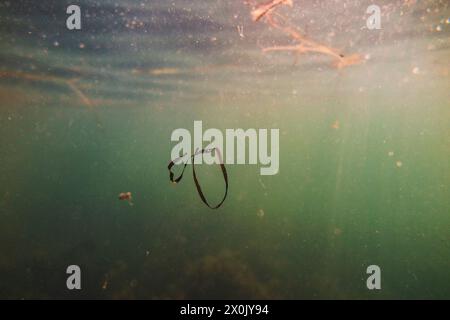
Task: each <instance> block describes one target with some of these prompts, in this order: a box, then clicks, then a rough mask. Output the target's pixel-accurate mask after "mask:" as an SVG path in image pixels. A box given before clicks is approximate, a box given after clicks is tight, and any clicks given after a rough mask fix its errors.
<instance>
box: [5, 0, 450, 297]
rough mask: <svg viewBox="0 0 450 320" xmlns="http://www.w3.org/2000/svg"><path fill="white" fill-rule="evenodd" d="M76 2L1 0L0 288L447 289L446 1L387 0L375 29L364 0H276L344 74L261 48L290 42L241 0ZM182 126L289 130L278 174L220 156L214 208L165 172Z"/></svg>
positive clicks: (232, 293) (210, 180) (119, 292)
mask: <svg viewBox="0 0 450 320" xmlns="http://www.w3.org/2000/svg"><path fill="white" fill-rule="evenodd" d="M79 2H80V6H81V9H82V12H83V20H82V21H83V28H82V30H81V31H68V30H67V29H66V28H65V19H66V17H67V15H66V14H65V8H66V7H67V5H68V3H69V2H68V3H65V2H64V1H50V0H49V1H40V2H39V3H37V2H32V1H24V0H23V1H2V2H1V3H0V17H1V19H0V38H1V44H0V48H1V50H0V70H1V77H0V137H1V138H0V142H1V149H0V163H1V166H0V220H1V223H0V297H1V298H80V297H83V298H124V299H132V298H152V299H166V298H208V299H209V298H252V299H253V298H277V299H282V298H287V299H304V298H320V299H328V298H337V299H345V298H348V299H379V298H389V299H393V298H400V299H406V298H409V299H419V298H426V299H429V298H438V299H444V298H447V299H448V298H450V285H449V284H450V273H449V270H450V185H449V183H450V162H449V158H450V126H449V124H450V95H449V92H450V90H449V89H450V79H449V70H450V59H449V53H450V25H449V24H448V23H447V22H446V19H448V17H450V8H449V7H448V2H447V1H420V4H414V3H413V1H411V5H410V6H407V5H403V1H381V2H380V5H383V6H382V12H383V16H382V28H383V29H382V30H374V31H370V30H367V28H364V26H365V19H366V18H367V15H365V10H366V8H367V6H368V5H369V4H370V2H368V1H340V2H336V3H334V2H328V1H327V2H326V1H312V2H308V3H306V1H294V4H295V6H294V8H293V9H289V8H283V9H282V10H284V11H283V12H285V13H286V15H288V16H289V18H290V19H291V20H292V22H293V23H295V24H296V25H298V26H299V27H300V28H302V29H304V30H307V31H306V33H307V34H308V36H309V37H311V38H314V39H316V40H317V41H321V42H323V43H326V44H330V45H332V46H333V47H336V48H340V49H342V50H343V51H345V52H348V53H355V52H357V53H360V54H361V55H363V56H364V57H365V58H366V59H365V60H366V61H365V63H364V64H361V65H356V66H350V67H348V68H344V69H340V70H337V69H334V68H332V67H330V60H329V59H328V58H327V57H326V56H323V55H322V56H320V55H314V54H307V55H302V56H300V59H299V61H298V63H297V64H296V65H293V61H294V57H293V56H292V55H290V54H286V53H270V54H269V53H267V54H264V53H262V52H261V50H260V48H261V47H263V46H267V45H276V44H280V45H282V44H286V42H288V40H287V39H286V38H285V37H283V36H282V35H280V34H279V33H278V34H277V33H276V32H275V31H274V30H269V29H268V28H267V26H266V25H264V24H263V23H253V22H252V21H251V19H250V16H249V8H248V7H247V6H245V5H244V4H243V3H242V2H241V1H238V0H236V1H207V3H206V2H204V1H181V0H177V1H171V2H170V3H168V2H166V1H136V2H135V1H121V2H119V1H90V0H85V1H79ZM344 4H345V6H344ZM133 21H134V22H133ZM237 26H239V28H243V29H242V30H243V34H244V37H241V36H240V35H239V32H238V30H237ZM439 30H440V31H439ZM194 120H202V121H203V126H204V128H205V129H206V128H218V129H221V130H225V129H227V128H244V129H247V128H268V129H270V128H278V129H280V172H279V174H278V175H275V176H260V175H259V166H256V165H228V166H227V170H228V175H229V181H230V189H229V195H228V198H227V200H226V201H225V203H224V205H223V207H221V208H220V209H218V210H215V211H213V210H210V209H208V208H207V207H206V206H205V205H204V204H203V203H202V202H201V200H200V198H199V197H198V194H197V191H196V189H195V186H194V182H193V180H192V176H191V169H190V167H188V171H187V173H186V176H185V177H184V179H183V181H182V182H181V183H180V184H178V185H177V186H174V185H172V184H171V183H170V182H169V179H168V171H167V164H168V162H169V160H170V152H171V149H172V147H173V145H174V143H172V142H171V141H170V136H171V133H172V131H173V130H175V129H177V128H186V129H189V130H191V131H193V124H194ZM198 174H199V176H200V179H201V183H202V187H203V188H204V190H205V192H206V193H207V195H208V198H209V199H211V201H212V202H214V201H216V200H218V199H220V197H221V196H222V193H223V181H222V178H221V175H220V170H219V169H218V168H217V167H215V166H206V165H202V166H198ZM128 191H130V192H132V193H133V197H134V199H133V201H134V206H130V205H128V204H127V203H126V202H121V201H119V200H118V199H117V195H118V194H119V193H120V192H128ZM71 264H76V265H79V266H80V267H81V270H82V290H81V291H78V292H74V291H69V290H67V288H66V278H67V276H68V275H67V274H66V268H67V266H68V265H71ZM373 264H374V265H378V266H380V268H381V272H382V289H381V290H378V291H377V290H375V291H370V290H368V289H367V287H366V279H367V277H368V275H367V274H366V268H367V267H368V266H369V265H373Z"/></svg>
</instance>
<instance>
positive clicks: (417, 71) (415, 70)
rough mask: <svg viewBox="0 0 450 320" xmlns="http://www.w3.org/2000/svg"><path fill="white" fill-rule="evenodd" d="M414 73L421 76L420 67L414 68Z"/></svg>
mask: <svg viewBox="0 0 450 320" xmlns="http://www.w3.org/2000/svg"><path fill="white" fill-rule="evenodd" d="M412 73H413V74H419V73H420V69H419V67H414V68H413V69H412Z"/></svg>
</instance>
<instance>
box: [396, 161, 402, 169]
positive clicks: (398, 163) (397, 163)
mask: <svg viewBox="0 0 450 320" xmlns="http://www.w3.org/2000/svg"><path fill="white" fill-rule="evenodd" d="M395 164H396V165H397V168H401V167H402V166H403V162H401V161H397V162H396V163H395Z"/></svg>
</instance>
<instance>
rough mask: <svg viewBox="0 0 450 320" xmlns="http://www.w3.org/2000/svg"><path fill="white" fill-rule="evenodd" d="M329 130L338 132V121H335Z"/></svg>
mask: <svg viewBox="0 0 450 320" xmlns="http://www.w3.org/2000/svg"><path fill="white" fill-rule="evenodd" d="M331 128H333V129H335V130H338V129H339V128H340V123H339V120H336V121H335V122H334V123H333V124H332V125H331Z"/></svg>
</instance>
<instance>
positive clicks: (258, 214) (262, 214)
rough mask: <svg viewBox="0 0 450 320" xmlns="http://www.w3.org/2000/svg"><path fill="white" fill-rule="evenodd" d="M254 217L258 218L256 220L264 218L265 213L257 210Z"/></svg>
mask: <svg viewBox="0 0 450 320" xmlns="http://www.w3.org/2000/svg"><path fill="white" fill-rule="evenodd" d="M256 215H257V216H258V218H264V215H265V212H264V210H263V209H259V210H258V213H257V214H256Z"/></svg>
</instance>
